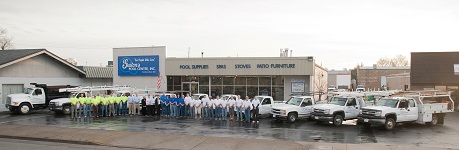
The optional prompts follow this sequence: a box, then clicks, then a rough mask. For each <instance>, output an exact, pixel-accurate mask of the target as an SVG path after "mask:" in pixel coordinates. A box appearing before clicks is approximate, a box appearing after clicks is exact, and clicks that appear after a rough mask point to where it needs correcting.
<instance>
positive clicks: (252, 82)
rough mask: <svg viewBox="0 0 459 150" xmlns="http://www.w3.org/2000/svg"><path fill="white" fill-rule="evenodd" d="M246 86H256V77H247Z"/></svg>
mask: <svg viewBox="0 0 459 150" xmlns="http://www.w3.org/2000/svg"><path fill="white" fill-rule="evenodd" d="M247 85H257V86H258V77H247Z"/></svg>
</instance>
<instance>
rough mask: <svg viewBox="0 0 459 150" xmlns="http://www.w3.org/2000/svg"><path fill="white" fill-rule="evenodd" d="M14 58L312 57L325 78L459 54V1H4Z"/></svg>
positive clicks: (1, 21)
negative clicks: (162, 52)
mask: <svg viewBox="0 0 459 150" xmlns="http://www.w3.org/2000/svg"><path fill="white" fill-rule="evenodd" d="M0 27H2V28H6V29H7V30H8V32H9V35H10V36H12V37H13V38H14V39H13V42H14V45H15V48H17V49H22V48H46V49H48V50H49V51H51V52H53V53H55V54H57V55H59V56H60V57H62V58H76V59H77V61H78V65H85V64H86V63H87V64H88V65H95V66H99V65H100V63H102V64H103V65H106V63H107V61H108V60H112V59H113V56H112V48H115V47H141V46H151V45H165V46H167V56H168V57H187V51H188V47H191V57H200V54H201V51H203V52H204V57H227V56H231V57H237V56H239V57H278V56H279V49H280V48H289V49H292V50H293V56H314V57H316V62H317V63H318V64H322V65H323V66H324V67H326V68H328V69H342V68H353V67H354V66H356V64H358V63H361V62H362V63H363V64H364V65H366V66H370V65H372V64H374V63H375V62H376V60H377V59H379V58H380V57H384V56H387V57H393V56H395V55H397V54H403V55H406V56H407V57H408V58H409V55H410V52H419V51H459V44H458V41H459V1H457V0H450V1H441V0H431V1H424V0H412V1H402V0H394V1H390V0H380V1H370V0H362V1H343V0H316V1H306V0H299V1H281V0H259V1H258V0H250V1H247V0H240V1H239V0H228V1H218V0H206V1H201V0H192V1H178V0H177V1H175V0H164V1H159V0H144V1H143V0H136V1H135V0H129V1H127V0H124V1H116V0H109V1H102V0H97V1H94V0H89V1H83V0H78V1H63V0H55V1H50V0H47V1H45V0H40V1H37V0H29V1H25V0H1V2H0Z"/></svg>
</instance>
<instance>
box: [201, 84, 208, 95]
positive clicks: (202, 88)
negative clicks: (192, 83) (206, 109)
mask: <svg viewBox="0 0 459 150" xmlns="http://www.w3.org/2000/svg"><path fill="white" fill-rule="evenodd" d="M199 93H202V94H209V86H199Z"/></svg>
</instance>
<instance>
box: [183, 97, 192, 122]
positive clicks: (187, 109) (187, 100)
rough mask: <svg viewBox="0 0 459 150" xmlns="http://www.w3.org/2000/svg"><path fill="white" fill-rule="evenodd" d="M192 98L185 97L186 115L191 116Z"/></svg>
mask: <svg viewBox="0 0 459 150" xmlns="http://www.w3.org/2000/svg"><path fill="white" fill-rule="evenodd" d="M192 100H193V99H191V97H190V96H187V97H185V116H186V117H190V116H191V105H190V103H191V101H192Z"/></svg>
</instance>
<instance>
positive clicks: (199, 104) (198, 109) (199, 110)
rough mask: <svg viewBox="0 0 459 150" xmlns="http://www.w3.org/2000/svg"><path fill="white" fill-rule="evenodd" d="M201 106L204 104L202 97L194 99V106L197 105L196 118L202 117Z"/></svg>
mask: <svg viewBox="0 0 459 150" xmlns="http://www.w3.org/2000/svg"><path fill="white" fill-rule="evenodd" d="M201 106H202V101H201V100H200V99H197V100H195V101H194V107H195V115H196V117H195V118H200V117H201Z"/></svg>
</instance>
